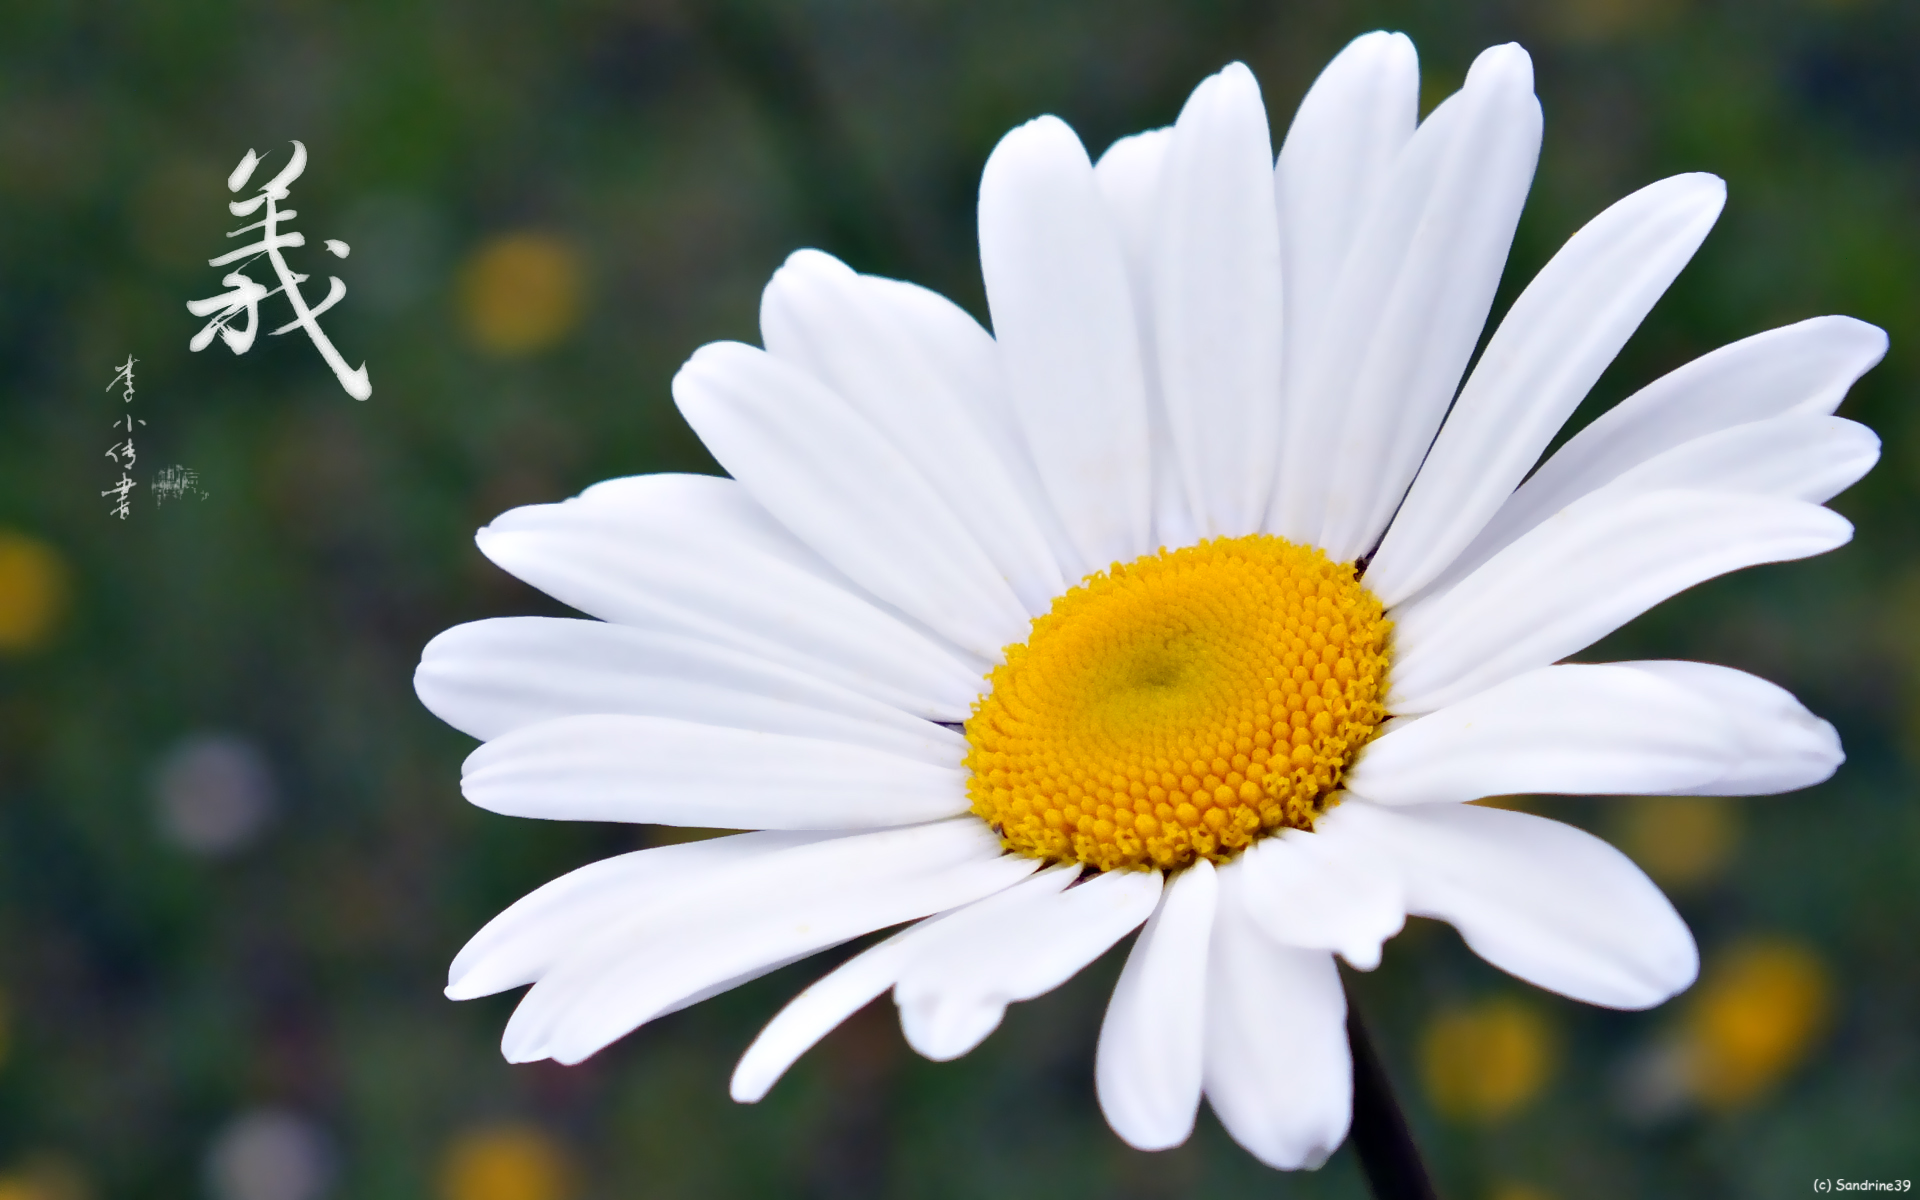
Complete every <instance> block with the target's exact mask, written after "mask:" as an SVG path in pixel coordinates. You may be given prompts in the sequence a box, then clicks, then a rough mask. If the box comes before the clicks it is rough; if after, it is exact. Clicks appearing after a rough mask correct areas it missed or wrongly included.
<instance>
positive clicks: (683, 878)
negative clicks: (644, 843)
mask: <svg viewBox="0 0 1920 1200" xmlns="http://www.w3.org/2000/svg"><path fill="white" fill-rule="evenodd" d="M829 836H831V835H828V834H819V833H785V832H773V833H737V834H733V835H731V836H728V837H716V838H707V839H705V840H703V841H698V842H683V843H681V844H680V845H676V846H656V847H654V848H652V849H649V850H635V851H633V852H632V853H630V854H622V855H618V856H616V857H614V858H607V859H602V860H600V861H599V862H596V863H589V864H588V865H586V866H584V867H581V868H580V869H578V870H576V871H569V872H568V873H567V874H565V875H562V876H560V878H558V879H555V880H553V881H552V882H551V883H548V884H546V885H544V886H542V887H539V888H536V889H535V890H533V891H531V892H529V893H527V894H526V895H525V896H522V897H521V898H520V899H519V900H517V901H515V902H514V903H513V904H512V905H511V906H509V907H508V908H507V909H506V910H505V911H503V912H502V913H501V914H500V915H499V916H497V917H495V918H494V919H493V920H491V921H488V922H487V923H486V925H485V926H483V927H482V928H481V930H480V932H478V933H476V934H474V935H473V937H472V938H470V939H468V941H467V944H466V945H465V946H464V947H462V948H461V950H460V953H459V954H457V955H455V956H454V959H453V964H452V965H451V966H450V967H448V968H447V998H448V999H451V1000H471V999H473V998H475V997H477V996H491V995H493V994H494V993H495V992H504V991H506V990H507V989H508V988H515V987H520V986H521V985H522V984H528V983H532V982H533V981H534V980H536V979H538V978H540V977H541V976H542V975H544V974H546V973H547V971H548V970H550V969H551V968H552V967H553V965H554V964H555V963H557V962H559V961H560V960H561V959H562V958H563V957H565V956H566V955H567V954H569V953H570V952H571V951H572V950H573V948H574V947H575V946H577V945H579V944H580V943H582V942H584V941H588V940H591V939H592V938H593V937H594V936H595V935H596V934H598V933H599V931H600V930H601V929H603V928H605V927H606V926H607V924H608V923H609V922H612V921H616V920H618V919H619V918H620V917H622V916H624V915H625V914H627V913H630V912H634V911H637V910H640V909H643V908H645V907H646V906H648V905H650V904H656V903H659V902H661V901H662V900H663V899H664V898H665V897H668V896H670V895H672V894H673V893H674V892H675V891H676V890H678V889H680V888H683V887H686V886H688V885H689V884H694V883H698V882H699V881H700V880H701V879H703V878H704V877H705V876H706V875H707V874H708V873H709V872H711V871H717V870H723V869H726V868H728V867H730V866H732V865H735V864H738V863H743V862H749V861H752V860H754V859H758V858H764V857H766V856H767V855H770V854H774V853H777V852H779V851H781V850H788V849H792V848H793V847H795V846H804V845H807V844H810V843H812V842H818V841H821V840H823V839H824V838H826V837H829Z"/></svg>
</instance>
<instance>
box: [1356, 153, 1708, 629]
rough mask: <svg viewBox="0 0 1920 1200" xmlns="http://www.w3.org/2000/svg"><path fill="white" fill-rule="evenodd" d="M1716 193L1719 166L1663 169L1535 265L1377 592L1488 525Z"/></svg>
mask: <svg viewBox="0 0 1920 1200" xmlns="http://www.w3.org/2000/svg"><path fill="white" fill-rule="evenodd" d="M1726 200H1727V185H1726V184H1725V183H1724V182H1722V181H1721V180H1720V179H1718V178H1717V177H1715V176H1712V175H1705V174H1694V175H1676V176H1673V177H1672V178H1670V179H1663V180H1661V181H1660V182H1658V183H1655V184H1651V185H1649V186H1647V187H1644V188H1641V189H1640V190H1639V191H1637V192H1635V193H1633V194H1632V195H1631V196H1628V197H1626V198H1625V199H1623V200H1620V201H1618V202H1617V203H1615V204H1614V205H1613V206H1612V207H1610V208H1608V209H1607V210H1606V211H1605V212H1603V213H1601V214H1600V215H1599V216H1597V217H1595V218H1594V219H1593V220H1591V221H1589V222H1587V224H1586V225H1585V226H1584V227H1582V228H1581V229H1580V231H1579V232H1577V233H1575V234H1574V235H1573V237H1572V238H1570V239H1568V241H1567V244H1566V245H1565V246H1564V247H1562V248H1561V250H1560V252H1559V253H1558V254H1555V255H1554V256H1553V258H1552V259H1551V260H1550V261H1549V262H1548V263H1547V265H1546V266H1545V267H1543V268H1541V271H1540V273H1539V274H1538V275H1536V276H1534V278H1533V282H1531V283H1529V284H1528V285H1527V288H1526V290H1525V291H1523V292H1521V293H1520V297H1519V299H1517V300H1515V301H1514V302H1513V307H1512V308H1511V309H1509V310H1508V311H1507V315H1506V316H1505V317H1503V318H1502V319H1501V321H1500V326H1499V328H1497V329H1495V330H1494V332H1493V337H1492V338H1491V339H1489V340H1488V342H1487V348H1486V350H1485V351H1484V352H1483V353H1482V354H1481V355H1480V361H1479V362H1478V363H1476V364H1475V365H1474V368H1473V374H1472V375H1471V376H1469V377H1468V378H1467V382H1466V386H1464V387H1463V388H1461V389H1460V398H1459V399H1458V400H1457V401H1456V402H1455V403H1454V406H1453V410H1452V412H1450V413H1448V415H1447V420H1446V424H1445V425H1443V426H1442V427H1441V429H1440V435H1439V437H1437V438H1435V439H1434V443H1433V448H1432V450H1431V451H1429V452H1428V454H1427V458H1426V462H1425V463H1424V464H1422V465H1421V467H1420V474H1419V475H1418V477H1416V478H1415V479H1414V481H1413V488H1412V490H1411V491H1409V492H1408V493H1407V499H1406V503H1405V504H1404V505H1402V506H1401V509H1400V513H1399V515H1398V516H1397V517H1396V518H1395V519H1394V522H1393V525H1392V527H1391V528H1389V529H1388V530H1387V535H1386V537H1385V539H1383V540H1382V541H1381V543H1380V549H1379V551H1378V552H1377V553H1376V554H1375V555H1374V557H1373V561H1372V562H1371V563H1370V564H1369V565H1368V567H1367V586H1368V587H1369V588H1371V589H1372V590H1373V592H1374V594H1375V595H1377V596H1379V597H1380V600H1381V602H1382V603H1384V604H1388V605H1393V604H1398V603H1399V602H1400V601H1402V600H1404V599H1406V598H1407V597H1408V596H1411V595H1413V593H1415V592H1416V591H1418V590H1419V589H1420V588H1421V587H1423V586H1425V585H1426V584H1427V583H1429V582H1431V581H1432V580H1434V579H1435V578H1437V577H1438V576H1439V574H1440V573H1441V572H1442V571H1444V570H1446V568H1447V565H1448V564H1449V563H1451V562H1452V561H1453V559H1454V558H1455V557H1456V556H1458V555H1459V553H1460V551H1462V550H1464V549H1465V548H1466V547H1467V544H1468V543H1469V542H1471V541H1472V540H1473V538H1474V536H1475V535H1476V534H1478V533H1479V532H1480V530H1481V528H1482V527H1483V526H1485V525H1486V523H1487V520H1488V519H1489V518H1490V517H1492V516H1493V514H1494V512H1495V511H1496V510H1497V509H1498V508H1499V507H1500V505H1501V504H1502V503H1503V502H1504V501H1505V500H1506V498H1507V497H1508V496H1509V495H1510V494H1511V493H1512V492H1513V489H1514V488H1515V487H1516V486H1517V485H1518V484H1519V482H1520V480H1521V478H1522V477H1523V476H1525V475H1526V473H1527V472H1528V471H1529V470H1531V469H1532V467H1533V465H1534V463H1535V462H1536V461H1538V460H1539V457H1540V452H1541V451H1542V450H1545V449H1546V448H1547V443H1548V442H1549V441H1550V440H1552V438H1553V435H1554V433H1555V432H1556V431H1557V430H1558V429H1559V428H1560V426H1561V425H1563V424H1565V423H1566V420H1567V418H1568V417H1569V416H1571V415H1572V414H1573V410H1574V408H1575V406H1577V405H1578V404H1579V403H1580V400H1581V398H1582V397H1584V396H1585V395H1586V394H1587V391H1588V389H1589V388H1591V387H1592V386H1593V384H1594V381H1595V380H1597V379H1599V378H1600V372H1602V371H1604V370H1606V368H1607V364H1608V363H1611V362H1612V361H1613V359H1614V356H1615V355H1616V354H1618V353H1619V352H1620V347H1621V346H1623V345H1625V344H1626V341H1627V338H1629V337H1630V336H1632V334H1633V331H1634V330H1635V329H1637V328H1639V326H1640V322H1641V320H1642V319H1643V318H1644V317H1645V316H1646V315H1647V311H1648V310H1649V309H1651V308H1652V307H1653V304H1654V301H1656V300H1658V299H1659V298H1660V297H1661V296H1662V295H1663V294H1664V293H1665V292H1666V290H1667V286H1668V285H1669V284H1671V283H1672V282H1673V279H1674V276H1676V275H1678V274H1679V273H1680V268H1682V267H1684V266H1686V265H1687V261H1688V260H1689V259H1691V258H1692V257H1693V252H1694V251H1695V250H1698V249H1699V248H1700V243H1701V242H1702V241H1703V240H1704V239H1705V238H1706V236H1707V231H1708V230H1710V229H1712V228H1713V223H1714V221H1715V220H1716V219H1717V218H1718V217H1719V215H1720V210H1721V208H1722V207H1723V206H1724V205H1725V204H1726Z"/></svg>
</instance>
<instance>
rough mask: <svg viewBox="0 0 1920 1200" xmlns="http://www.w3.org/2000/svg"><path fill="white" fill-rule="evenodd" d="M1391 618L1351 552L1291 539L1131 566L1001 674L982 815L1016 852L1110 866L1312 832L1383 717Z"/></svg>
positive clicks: (978, 746)
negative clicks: (1343, 555)
mask: <svg viewBox="0 0 1920 1200" xmlns="http://www.w3.org/2000/svg"><path fill="white" fill-rule="evenodd" d="M1388 628H1389V623H1388V621H1387V620H1386V618H1385V616H1384V615H1383V614H1382V610H1381V606H1380V601H1379V600H1377V599H1375V598H1374V595H1373V593H1371V592H1369V591H1368V590H1367V589H1366V588H1365V587H1364V586H1362V585H1361V583H1360V581H1359V580H1358V579H1357V578H1355V575H1354V569H1353V564H1352V563H1335V562H1333V561H1332V560H1331V559H1329V558H1328V557H1327V556H1326V554H1325V553H1324V552H1322V551H1320V550H1318V549H1315V548H1313V547H1310V546H1296V545H1294V544H1293V543H1292V542H1289V541H1287V540H1286V539H1284V538H1277V537H1270V536H1267V535H1265V534H1254V535H1252V536H1249V537H1241V538H1221V539H1218V540H1215V541H1210V542H1202V543H1200V544H1199V545H1197V546H1188V547H1186V548H1184V549H1180V550H1162V551H1160V552H1159V553H1158V554H1150V555H1147V556H1145V557H1144V558H1139V559H1136V560H1135V561H1133V562H1131V563H1127V564H1124V565H1122V564H1119V563H1116V564H1114V566H1113V569H1112V570H1111V571H1102V572H1098V573H1096V574H1094V575H1091V576H1089V577H1088V578H1087V580H1086V582H1084V583H1082V584H1080V586H1078V587H1075V588H1073V589H1071V590H1069V591H1068V592H1067V593H1066V594H1064V595H1062V596H1061V597H1060V598H1059V599H1057V600H1055V601H1054V602H1053V609H1052V611H1051V612H1049V613H1047V615H1046V616H1044V617H1040V618H1038V619H1037V620H1035V621H1034V622H1033V632H1032V634H1031V635H1030V636H1029V637H1028V638H1027V640H1026V641H1025V642H1024V643H1018V644H1015V645H1012V646H1008V647H1007V650H1006V657H1007V661H1006V665H1004V666H1000V667H996V668H994V670H993V672H992V673H991V674H990V675H989V676H988V677H987V678H988V683H989V684H990V685H991V686H990V690H989V691H988V693H987V694H986V695H985V696H983V697H982V698H981V699H980V700H979V701H978V702H977V703H976V704H975V705H974V710H973V717H972V719H971V720H969V721H968V722H967V743H968V745H969V747H970V749H969V751H968V754H967V758H966V765H967V767H968V769H969V772H970V774H969V778H968V782H967V790H968V793H969V795H970V796H971V797H972V799H973V811H974V812H975V813H977V814H978V815H979V816H980V817H981V819H983V820H985V821H986V822H987V823H988V824H989V825H992V826H993V827H994V829H995V830H997V831H998V832H999V834H1000V837H1001V840H1002V841H1003V842H1004V843H1005V844H1006V847H1007V849H1009V850H1012V851H1014V852H1015V853H1018V854H1024V855H1027V856H1029V857H1032V858H1039V859H1045V860H1047V861H1050V862H1081V863H1086V864H1087V865H1089V866H1092V867H1094V868H1096V869H1098V870H1102V871H1111V870H1115V869H1120V868H1129V867H1132V868H1142V867H1158V868H1160V869H1162V870H1171V869H1173V868H1176V867H1181V866H1185V865H1186V864H1188V863H1190V862H1192V861H1194V860H1195V859H1196V858H1201V857H1205V858H1210V859H1212V860H1213V861H1215V862H1224V861H1225V860H1227V859H1228V858H1231V857H1232V856H1233V855H1235V854H1237V853H1238V852H1239V851H1241V850H1243V849H1245V848H1246V847H1247V846H1249V845H1251V844H1252V843H1253V842H1254V840H1255V839H1257V838H1260V837H1262V836H1264V835H1266V834H1270V833H1274V832H1277V831H1279V830H1281V829H1285V828H1293V829H1311V828H1313V820H1314V817H1315V816H1317V815H1318V814H1319V813H1320V812H1322V811H1323V810H1324V809H1325V807H1326V805H1327V798H1328V796H1329V794H1330V793H1331V792H1332V791H1333V790H1334V789H1335V788H1336V787H1338V786H1339V784H1340V778H1341V775H1342V774H1343V773H1344V772H1345V771H1346V769H1347V766H1348V764H1350V763H1351V762H1352V761H1353V757H1354V755H1355V754H1357V753H1359V750H1360V747H1361V746H1363V745H1365V744H1366V742H1367V739H1368V738H1370V737H1372V736H1373V732H1374V730H1375V729H1377V728H1378V727H1379V725H1380V722H1381V721H1382V720H1383V719H1384V717H1385V711H1384V710H1383V709H1382V707H1381V704H1380V697H1381V695H1382V694H1383V693H1384V692H1385V691H1386V679H1387V651H1386V644H1387V632H1388Z"/></svg>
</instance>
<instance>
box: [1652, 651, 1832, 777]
mask: <svg viewBox="0 0 1920 1200" xmlns="http://www.w3.org/2000/svg"><path fill="white" fill-rule="evenodd" d="M1615 665H1617V666H1622V667H1631V668H1633V669H1634V670H1636V671H1645V672H1647V673H1648V674H1650V675H1653V676H1654V677H1656V678H1658V679H1661V680H1664V681H1665V682H1667V683H1671V684H1676V685H1678V686H1680V687H1682V688H1685V689H1687V690H1688V691H1690V692H1692V693H1693V694H1695V695H1697V696H1700V697H1702V698H1703V699H1706V700H1708V701H1709V702H1711V703H1712V704H1714V705H1715V706H1716V707H1718V708H1719V710H1720V713H1721V715H1722V716H1723V717H1724V718H1725V720H1726V722H1727V725H1728V727H1729V728H1730V729H1731V730H1732V732H1733V735H1734V737H1735V738H1737V739H1738V742H1739V749H1738V750H1737V751H1736V752H1735V754H1734V757H1733V761H1732V763H1731V764H1730V766H1729V769H1728V770H1727V772H1726V773H1725V774H1723V775H1721V776H1720V777H1719V778H1717V779H1714V780H1712V781H1711V782H1708V783H1704V784H1699V785H1696V786H1694V787H1689V788H1686V789H1684V792H1685V794H1686V795H1691V796H1770V795H1774V794H1776V793H1778V792H1791V791H1795V790H1797V789H1799V788H1803V787H1812V786H1813V785H1814V784H1816V783H1820V782H1822V781H1823V780H1825V779H1827V778H1828V777H1830V776H1831V775H1832V774H1833V773H1834V772H1835V771H1837V770H1839V769H1840V764H1841V763H1842V762H1845V761H1846V755H1845V754H1844V753H1842V752H1841V750H1840V735H1839V734H1838V733H1837V732H1835V731H1834V728H1833V726H1831V725H1829V724H1827V723H1826V722H1825V721H1822V720H1821V719H1820V718H1819V717H1816V716H1814V715H1813V714H1812V713H1810V712H1808V711H1807V710H1806V708H1805V707H1804V706H1802V705H1801V703H1800V702H1799V701H1798V700H1795V699H1794V698H1793V695H1792V693H1790V692H1788V691H1787V690H1786V689H1785V688H1782V687H1778V686H1776V685H1774V684H1771V683H1768V682H1767V681H1766V680H1764V679H1761V678H1759V677H1758V676H1755V675H1749V674H1747V673H1746V672H1745V671H1736V670H1734V669H1733V668H1732V667H1720V666H1714V665H1713V664H1711V663H1697V662H1667V661H1649V662H1628V663H1618V664H1615Z"/></svg>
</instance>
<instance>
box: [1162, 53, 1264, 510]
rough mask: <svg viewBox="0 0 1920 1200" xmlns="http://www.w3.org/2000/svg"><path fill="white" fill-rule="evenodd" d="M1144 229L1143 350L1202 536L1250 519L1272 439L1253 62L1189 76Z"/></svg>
mask: <svg viewBox="0 0 1920 1200" xmlns="http://www.w3.org/2000/svg"><path fill="white" fill-rule="evenodd" d="M1166 156H1167V157H1166V163H1165V166H1164V169H1163V175H1162V182H1161V187H1160V206H1159V213H1158V220H1157V221H1156V223H1155V225H1154V228H1153V235H1154V236H1153V241H1152V243H1151V248H1150V253H1151V255H1152V258H1151V263H1152V270H1151V277H1150V280H1149V285H1150V287H1151V289H1152V291H1151V293H1150V294H1151V297H1152V311H1153V328H1154V339H1153V344H1154V350H1155V354H1156V356H1157V359H1158V366H1159V372H1160V394H1161V396H1162V397H1164V399H1165V403H1166V411H1167V417H1168V425H1169V429H1170V431H1171V433H1172V435H1173V447H1172V448H1173V452H1174V454H1175V455H1176V456H1177V457H1178V459H1179V462H1180V467H1181V474H1182V476H1183V477H1184V478H1185V480H1186V485H1187V497H1188V503H1189V504H1190V506H1191V507H1192V510H1193V512H1194V513H1195V514H1196V515H1197V516H1198V518H1199V524H1200V533H1201V536H1203V537H1240V536H1243V535H1245V534H1249V533H1254V532H1257V531H1258V530H1259V528H1260V526H1261V524H1262V522H1263V521H1264V519H1265V517H1266V510H1267V501H1268V498H1269V497H1270V495H1271V493H1272V490H1273V473H1274V470H1275V468H1276V467H1277V465H1278V463H1277V461H1276V460H1277V458H1278V456H1279V449H1280V422H1281V415H1280V319H1281V295H1280V230H1279V227H1278V225H1277V224H1276V222H1275V220H1274V199H1273V145H1272V140H1271V138H1270V137H1269V135H1268V132H1267V110H1266V105H1265V104H1264V103H1263V102H1262V100H1261V99H1260V85H1259V84H1258V83H1256V82H1254V78H1253V73H1252V72H1251V71H1249V70H1247V68H1246V67H1245V66H1244V65H1242V64H1240V63H1234V64H1232V65H1231V66H1229V67H1227V68H1226V69H1225V70H1223V71H1221V72H1220V73H1219V74H1218V75H1215V76H1214V77H1213V78H1211V79H1208V80H1207V81H1206V82H1204V83H1202V84H1201V85H1200V86H1199V87H1198V88H1195V89H1194V92H1193V96H1192V97H1191V98H1190V99H1189V100H1188V101H1187V103H1186V106H1185V107H1184V108H1183V109H1182V110H1181V112H1180V119H1179V121H1177V122H1176V123H1175V124H1174V127H1173V141H1172V144H1171V145H1170V146H1169V147H1168V149H1167V151H1166Z"/></svg>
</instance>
